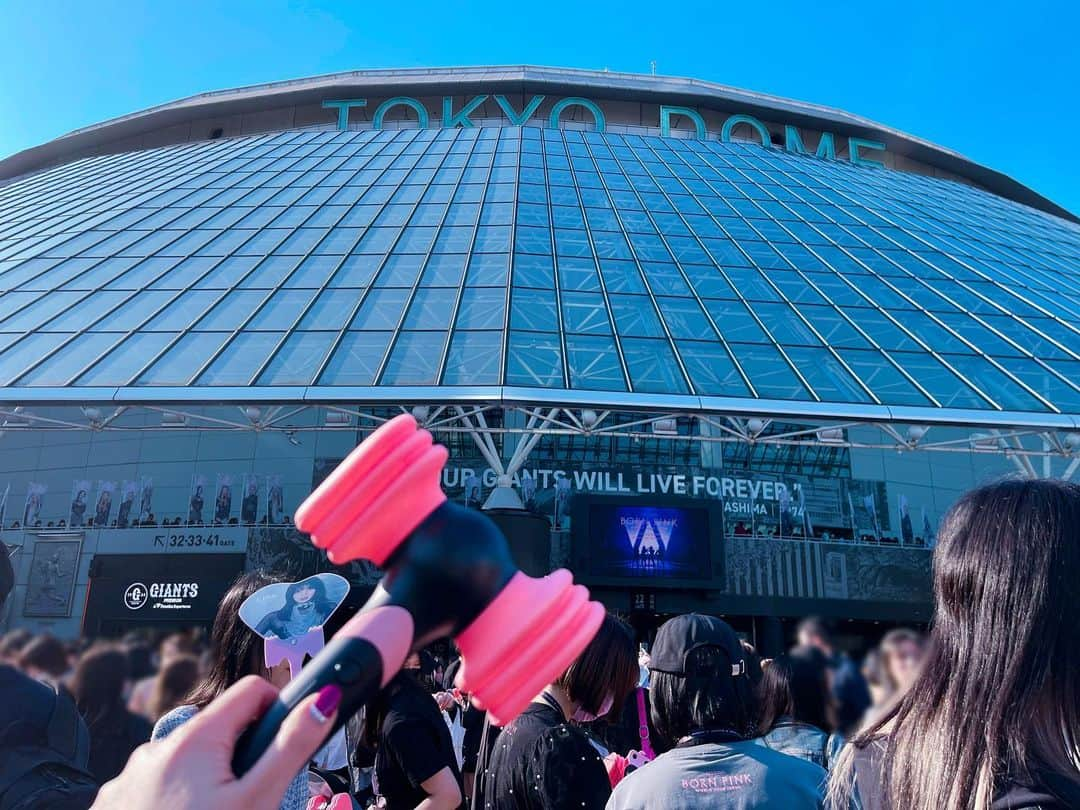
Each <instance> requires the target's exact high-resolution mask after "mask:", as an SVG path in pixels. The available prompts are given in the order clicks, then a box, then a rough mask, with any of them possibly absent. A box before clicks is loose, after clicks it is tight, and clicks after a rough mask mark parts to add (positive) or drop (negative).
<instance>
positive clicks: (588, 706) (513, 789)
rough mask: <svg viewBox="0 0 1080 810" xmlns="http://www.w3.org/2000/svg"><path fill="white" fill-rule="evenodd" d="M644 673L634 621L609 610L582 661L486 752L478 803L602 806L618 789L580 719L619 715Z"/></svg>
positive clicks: (508, 807)
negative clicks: (627, 621) (630, 623)
mask: <svg viewBox="0 0 1080 810" xmlns="http://www.w3.org/2000/svg"><path fill="white" fill-rule="evenodd" d="M637 680H638V661H637V647H636V645H635V644H634V638H633V635H632V633H631V631H630V628H629V627H627V626H626V625H625V624H624V623H623V622H621V621H620V620H619V619H617V618H615V617H614V616H611V615H608V616H605V617H604V622H603V624H602V625H601V626H600V630H599V631H598V632H597V634H596V636H595V637H594V638H593V640H592V641H590V642H589V644H588V646H586V647H585V649H584V650H583V651H582V653H581V654H580V655H579V656H578V657H577V660H575V661H574V663H572V664H571V665H570V666H569V667H568V668H567V669H566V670H565V671H564V672H563V673H562V675H560V676H559V677H558V678H557V679H556V680H555V682H554V683H551V684H549V685H548V686H546V687H544V690H543V691H542V692H541V693H540V694H539V695H537V696H536V698H534V699H533V701H532V703H530V704H529V705H528V707H527V708H526V709H525V710H524V711H523V712H522V713H521V714H520V715H519V716H518V717H517V719H515V720H514V721H512V722H511V723H509V724H507V725H506V727H505V728H504V729H503V730H502V732H501V733H500V734H499V736H498V739H497V740H495V743H494V746H493V748H492V749H490V751H482V752H481V758H482V759H481V761H480V762H479V763H478V764H477V784H476V795H475V796H474V797H473V807H476V808H483V810H487V808H491V810H534V809H537V808H545V810H546V809H547V808H551V810H555V808H585V810H595V808H602V807H603V806H604V805H605V803H606V802H607V801H608V798H609V797H610V795H611V782H610V780H609V778H608V774H607V769H606V768H605V766H604V762H603V759H602V758H601V755H602V753H606V752H601V751H599V750H598V749H597V748H596V747H595V746H594V745H593V744H592V742H591V741H590V739H589V737H588V736H586V734H585V733H584V732H583V731H582V730H581V729H579V728H578V727H577V726H575V725H574V723H575V722H589V721H592V720H595V719H597V718H598V717H603V716H605V715H607V714H608V713H609V712H614V713H615V714H616V715H617V713H618V712H620V711H621V709H622V704H623V701H624V700H625V699H626V696H627V695H629V694H630V692H631V691H632V690H633V688H634V686H635V684H636V683H637ZM489 730H490V729H489Z"/></svg>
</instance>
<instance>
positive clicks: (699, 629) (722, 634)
mask: <svg viewBox="0 0 1080 810" xmlns="http://www.w3.org/2000/svg"><path fill="white" fill-rule="evenodd" d="M699 647H714V648H716V649H717V650H719V651H720V653H721V654H722V655H723V656H724V657H725V658H727V659H728V660H729V661H730V662H731V674H732V676H733V677H734V676H736V675H742V674H744V673H745V672H746V660H745V659H746V653H745V652H743V648H742V644H740V643H739V637H738V636H737V635H735V631H734V630H732V629H731V625H729V624H728V623H727V622H725V621H724V620H723V619H718V618H716V617H715V616H706V615H705V614H702V613H686V614H684V615H682V616H676V617H675V618H674V619H669V620H668V621H666V622H664V623H663V624H662V625H660V629H659V630H657V631H656V640H655V641H654V642H653V648H652V652H651V654H650V659H649V669H650V670H652V671H654V672H666V673H668V674H671V675H683V676H685V675H686V659H687V657H688V656H689V655H690V653H692V652H693V651H694V650H696V649H698V648H699Z"/></svg>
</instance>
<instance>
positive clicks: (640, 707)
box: [637, 687, 656, 759]
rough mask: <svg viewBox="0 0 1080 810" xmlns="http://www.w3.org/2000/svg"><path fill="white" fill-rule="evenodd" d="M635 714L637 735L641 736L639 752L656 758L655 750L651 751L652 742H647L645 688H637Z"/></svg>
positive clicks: (647, 723) (647, 725) (647, 718)
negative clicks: (636, 717)
mask: <svg viewBox="0 0 1080 810" xmlns="http://www.w3.org/2000/svg"><path fill="white" fill-rule="evenodd" d="M637 716H638V737H640V738H641V753H643V754H644V755H645V756H647V757H648V758H649V759H656V752H655V751H653V747H652V743H651V742H649V716H648V715H647V714H646V713H645V690H644V689H642V688H641V687H638V689H637Z"/></svg>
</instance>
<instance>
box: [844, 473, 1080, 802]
mask: <svg viewBox="0 0 1080 810" xmlns="http://www.w3.org/2000/svg"><path fill="white" fill-rule="evenodd" d="M1077 583H1080V487H1078V486H1077V485H1075V484H1070V483H1066V482H1063V481H1054V480H1039V481H1019V480H1009V481H1002V482H1000V483H996V484H991V485H989V486H985V487H981V488H979V489H976V490H973V491H972V492H969V493H967V494H966V495H964V496H963V497H962V498H961V499H960V500H959V502H958V503H957V504H956V505H955V506H954V507H953V508H952V509H951V510H950V511H949V513H948V515H947V516H946V517H945V519H944V521H943V524H942V528H941V531H940V532H939V535H938V545H937V548H936V549H935V552H934V596H935V600H936V612H935V617H934V623H933V627H932V630H931V632H930V638H929V641H928V644H927V649H926V653H925V657H924V659H923V663H922V667H921V670H920V672H919V675H918V677H917V678H916V679H915V682H914V684H912V686H911V688H910V689H909V690H908V692H907V694H905V695H904V696H903V697H902V698H901V699H900V700H899V701H898V703H897V704H896V705H895V706H893V707H892V708H891V710H889V711H888V712H886V713H885V714H884V716H882V717H881V718H880V719H879V720H878V721H877V722H875V723H873V724H872V725H871V726H870V727H869V728H867V729H866V730H865V731H863V732H862V733H860V734H859V735H858V736H857V737H855V739H854V740H853V745H851V746H849V747H847V748H845V750H844V752H843V754H842V755H841V757H840V760H839V763H838V764H837V765H836V767H835V768H834V769H833V773H832V779H831V781H830V785H829V805H830V806H831V807H832V808H835V809H836V810H847V808H848V807H849V803H850V801H851V798H852V796H853V794H856V795H857V798H858V800H859V801H860V802H861V805H862V807H863V808H864V810H877V809H878V808H896V809H897V810H899V809H900V808H902V810H988V808H994V810H998V808H1010V810H1012V809H1015V808H1035V807H1038V808H1044V810H1045V809H1047V808H1076V807H1080V622H1078V621H1077V618H1076V605H1077V601H1078V600H1077V596H1078V585H1077Z"/></svg>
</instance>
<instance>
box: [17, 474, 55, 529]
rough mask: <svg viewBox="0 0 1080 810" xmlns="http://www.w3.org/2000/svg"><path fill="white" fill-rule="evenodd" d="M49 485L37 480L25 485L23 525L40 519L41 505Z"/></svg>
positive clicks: (28, 524) (32, 523) (29, 524)
mask: <svg viewBox="0 0 1080 810" xmlns="http://www.w3.org/2000/svg"><path fill="white" fill-rule="evenodd" d="M48 491H49V487H48V486H46V485H45V484H42V483H39V482H36V481H35V482H31V483H29V484H27V485H26V504H25V505H24V506H23V526H33V525H34V524H36V523H39V522H40V521H41V506H42V503H43V502H44V500H45V493H46V492H48Z"/></svg>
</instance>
